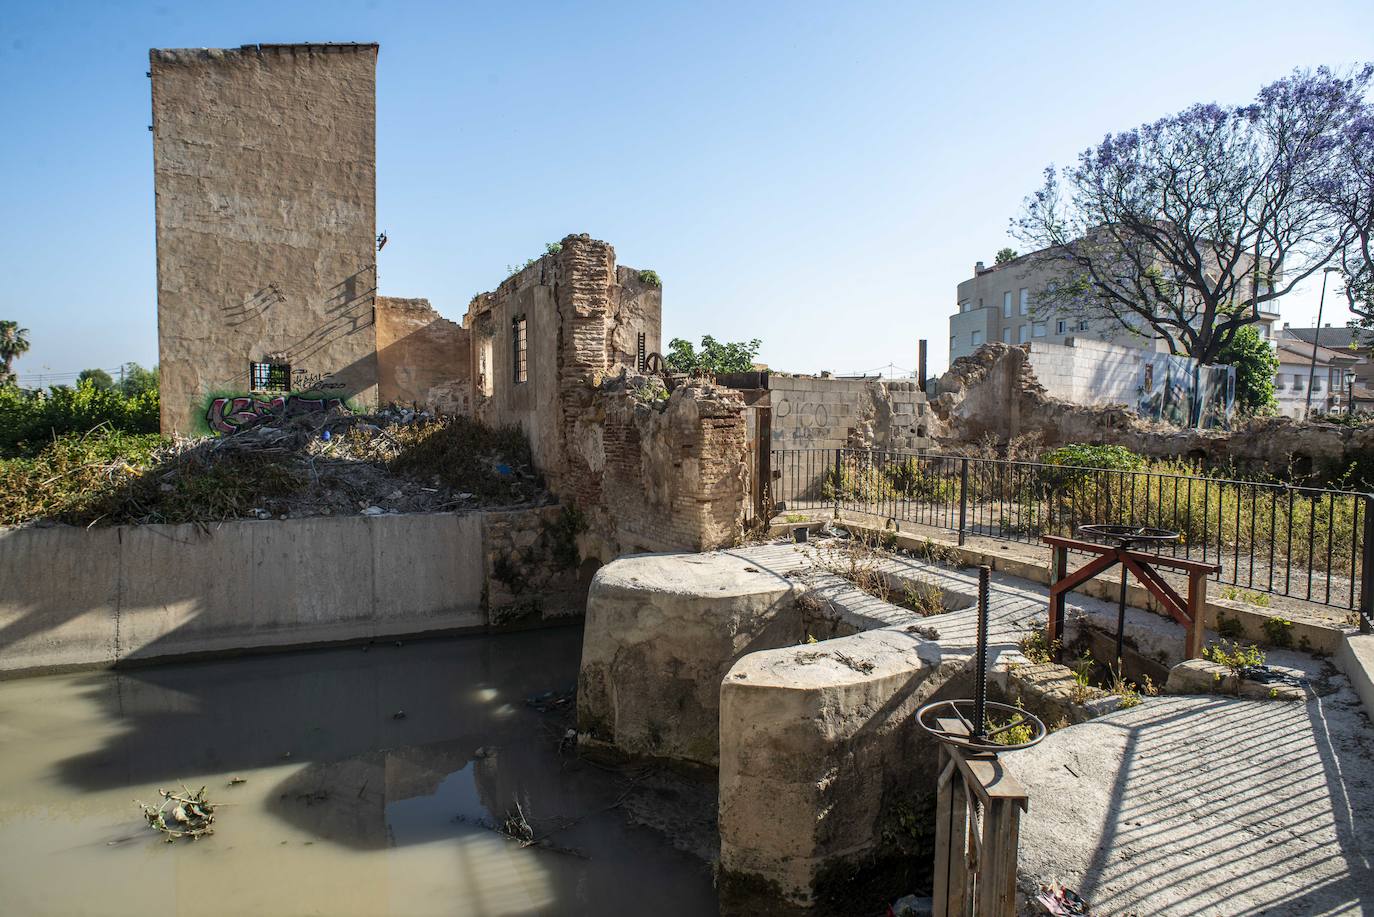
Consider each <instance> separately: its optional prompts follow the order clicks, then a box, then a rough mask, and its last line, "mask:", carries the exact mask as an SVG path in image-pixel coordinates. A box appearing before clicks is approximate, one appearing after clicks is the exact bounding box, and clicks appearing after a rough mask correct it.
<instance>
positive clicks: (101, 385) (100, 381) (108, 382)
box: [76, 369, 114, 389]
mask: <svg viewBox="0 0 1374 917" xmlns="http://www.w3.org/2000/svg"><path fill="white" fill-rule="evenodd" d="M87 382H89V383H90V384H91V385H94V386H95V387H96V388H98V389H111V388H114V379H112V378H110V374H109V373H107V372H105V370H103V369H83V370H81V374H80V375H78V376H77V377H76V384H77V385H84V384H85V383H87Z"/></svg>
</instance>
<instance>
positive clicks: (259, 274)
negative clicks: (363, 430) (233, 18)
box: [149, 45, 377, 432]
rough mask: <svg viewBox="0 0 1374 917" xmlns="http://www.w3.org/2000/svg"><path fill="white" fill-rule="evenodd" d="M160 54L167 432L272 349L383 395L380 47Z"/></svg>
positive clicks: (318, 374)
mask: <svg viewBox="0 0 1374 917" xmlns="http://www.w3.org/2000/svg"><path fill="white" fill-rule="evenodd" d="M149 58H150V75H151V77H152V96H153V99H152V109H153V110H152V126H153V181H154V189H155V191H156V200H157V208H156V209H157V220H156V222H157V287H158V349H159V362H160V365H161V372H162V429H163V430H164V431H165V432H173V431H177V432H184V431H193V430H197V429H199V428H200V427H201V426H202V425H203V424H204V414H205V412H206V410H207V404H208V402H209V399H210V396H212V395H215V394H222V393H243V392H245V391H247V390H248V389H249V387H250V386H249V382H250V379H249V363H250V362H251V361H263V360H265V359H268V358H269V357H272V358H275V359H279V360H283V361H286V362H289V363H290V365H291V368H292V371H293V373H294V374H297V375H299V376H300V378H301V379H303V380H307V381H309V382H312V383H328V385H329V389H328V392H327V394H329V395H331V396H333V397H340V398H345V399H349V400H351V401H353V402H355V403H359V404H371V403H373V402H375V400H376V380H377V370H376V356H375V350H376V340H375V334H374V326H373V300H374V294H375V290H376V265H375V260H376V255H375V247H376V241H375V239H376V176H375V172H376V104H375V86H376V64H377V46H376V45H328V46H326V45H288V46H271V45H262V46H255V45H248V46H244V47H243V48H238V49H231V50H219V49H184V50H153V51H151V52H150V54H149ZM310 387H312V386H308V385H296V384H295V381H294V380H293V385H292V388H293V389H298V388H299V389H305V388H310Z"/></svg>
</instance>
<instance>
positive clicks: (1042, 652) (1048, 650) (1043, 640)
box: [1021, 629, 1061, 665]
mask: <svg viewBox="0 0 1374 917" xmlns="http://www.w3.org/2000/svg"><path fill="white" fill-rule="evenodd" d="M1060 646H1061V644H1060V642H1059V641H1058V640H1053V641H1051V640H1050V636H1049V633H1048V632H1046V631H1044V630H1041V629H1036V630H1033V631H1031V632H1030V633H1029V634H1026V636H1024V637H1022V638H1021V655H1022V656H1025V657H1026V659H1028V660H1029V661H1030V662H1032V663H1034V664H1036V665H1048V664H1049V663H1051V662H1054V660H1055V657H1057V656H1058V655H1059V649H1060Z"/></svg>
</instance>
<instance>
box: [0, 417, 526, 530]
mask: <svg viewBox="0 0 1374 917" xmlns="http://www.w3.org/2000/svg"><path fill="white" fill-rule="evenodd" d="M98 471H100V473H97V474H87V475H85V476H84V478H83V480H88V481H90V482H92V483H91V484H88V485H87V489H86V491H85V492H78V493H74V494H68V495H65V499H63V500H62V501H60V502H59V503H56V504H54V503H52V502H51V501H50V502H48V503H46V504H44V506H43V509H42V510H41V511H35V512H34V513H32V514H31V516H30V517H29V518H8V516H10V515H13V514H7V518H6V520H5V521H7V522H9V523H11V524H16V523H25V522H27V523H37V524H43V523H53V522H65V523H69V524H78V525H93V524H100V525H107V524H147V523H185V522H194V523H208V522H217V521H223V520H228V519H254V518H256V519H288V518H301V517H306V516H328V515H350V514H365V515H383V514H387V513H423V512H440V511H461V510H466V509H479V508H482V507H486V506H503V507H519V506H531V505H543V504H545V503H549V502H551V499H552V498H551V497H550V495H549V493H548V491H547V490H546V489H545V487H544V483H543V481H542V480H541V479H540V477H539V476H538V475H537V474H536V473H535V471H534V467H533V463H532V461H531V458H530V452H529V445H528V443H527V441H526V440H525V437H524V435H523V434H522V433H521V432H520V431H519V430H518V429H516V428H510V429H492V428H489V427H486V426H484V425H482V424H481V423H478V422H476V421H473V420H471V419H469V418H465V417H442V416H435V415H434V414H431V413H430V412H427V411H412V410H408V409H405V408H388V409H384V410H381V411H379V412H377V413H373V414H353V413H350V412H348V411H346V410H343V409H333V410H330V411H327V412H315V413H308V414H297V415H294V416H292V415H286V414H279V415H270V414H269V415H265V416H264V417H263V418H262V419H261V420H260V421H259V422H258V423H255V424H253V425H251V426H247V427H244V428H242V429H240V430H239V431H237V432H235V433H233V434H230V435H227V436H222V437H209V438H198V439H187V438H172V439H168V440H165V441H164V442H163V443H162V444H161V445H159V446H158V447H157V448H155V449H153V450H151V452H149V453H146V454H144V455H142V456H139V457H138V458H137V459H135V460H133V461H128V460H125V459H123V458H120V459H118V460H116V461H115V462H113V463H111V464H110V467H109V468H108V469H99V470H98Z"/></svg>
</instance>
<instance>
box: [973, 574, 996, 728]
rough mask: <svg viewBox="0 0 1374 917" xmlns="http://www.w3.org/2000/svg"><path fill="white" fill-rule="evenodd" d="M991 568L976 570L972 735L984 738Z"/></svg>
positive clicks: (986, 724)
mask: <svg viewBox="0 0 1374 917" xmlns="http://www.w3.org/2000/svg"><path fill="white" fill-rule="evenodd" d="M991 578H992V568H991V567H989V566H987V565H986V564H984V565H983V566H981V567H979V568H978V650H977V653H976V658H975V660H974V664H975V666H976V668H975V669H974V671H973V717H974V719H973V734H974V735H975V736H976V737H978V738H984V737H986V735H987V731H988V718H987V716H988V583H989V581H990V579H991Z"/></svg>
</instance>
